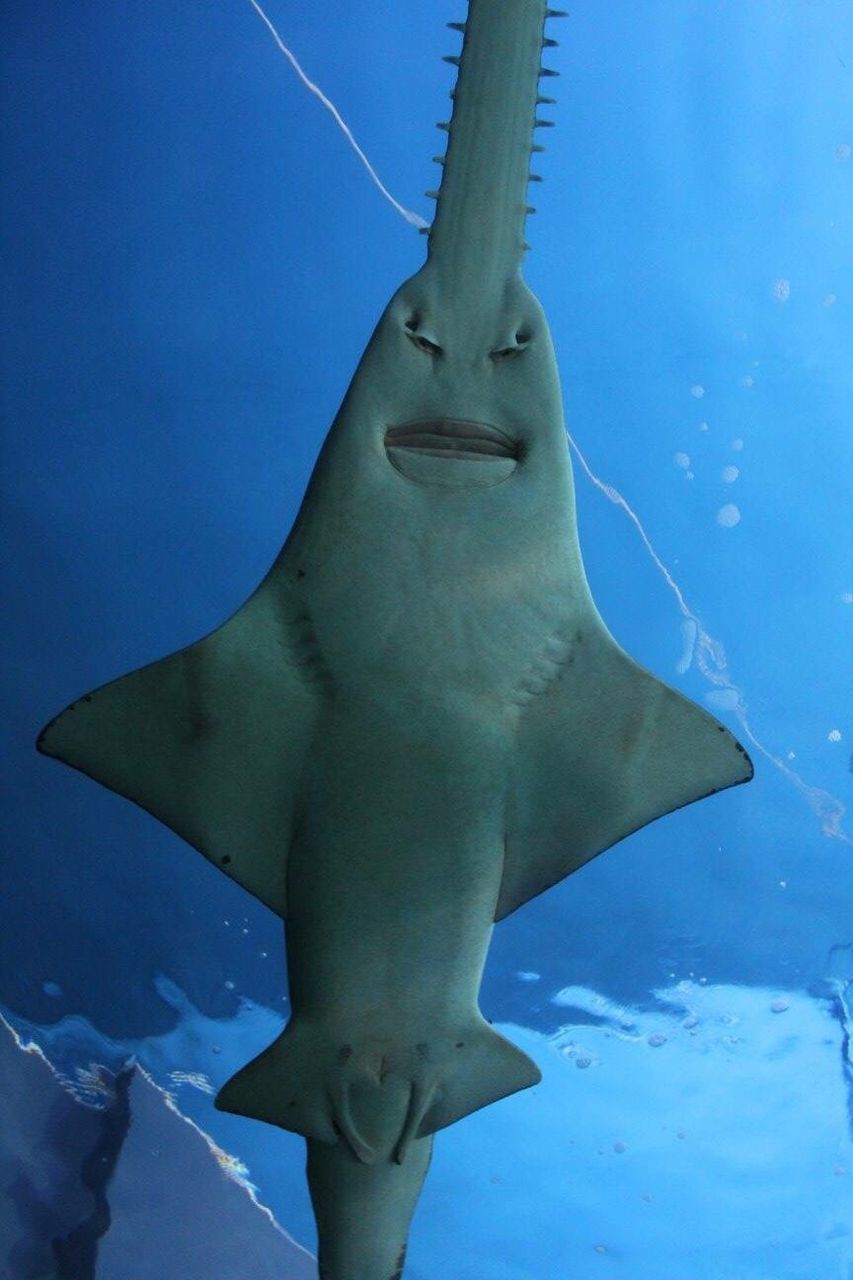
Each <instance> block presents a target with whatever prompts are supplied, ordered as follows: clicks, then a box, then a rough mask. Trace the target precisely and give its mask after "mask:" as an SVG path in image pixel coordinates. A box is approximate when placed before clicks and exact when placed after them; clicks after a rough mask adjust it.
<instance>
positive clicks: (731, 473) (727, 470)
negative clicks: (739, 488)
mask: <svg viewBox="0 0 853 1280" xmlns="http://www.w3.org/2000/svg"><path fill="white" fill-rule="evenodd" d="M739 475H740V467H731V466H729V467H723V469H722V471H721V472H720V479H721V480H722V482H723V484H734V482H735V480H737V478H738V476H739Z"/></svg>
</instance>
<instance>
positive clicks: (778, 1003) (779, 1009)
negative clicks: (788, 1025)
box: [770, 996, 791, 1013]
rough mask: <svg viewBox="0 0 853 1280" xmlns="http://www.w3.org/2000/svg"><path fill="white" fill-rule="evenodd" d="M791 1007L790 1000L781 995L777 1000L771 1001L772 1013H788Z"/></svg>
mask: <svg viewBox="0 0 853 1280" xmlns="http://www.w3.org/2000/svg"><path fill="white" fill-rule="evenodd" d="M790 1007H791V1006H790V1004H789V1002H788V1001H787V1000H783V999H782V997H781V996H779V997H778V998H777V999H776V1000H771V1001H770V1012H771V1013H787V1012H788V1010H789V1009H790Z"/></svg>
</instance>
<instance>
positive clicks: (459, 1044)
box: [456, 1040, 465, 1049]
mask: <svg viewBox="0 0 853 1280" xmlns="http://www.w3.org/2000/svg"><path fill="white" fill-rule="evenodd" d="M464 1045H465V1041H464V1040H457V1042H456V1048H457V1049H462V1048H463V1047H464Z"/></svg>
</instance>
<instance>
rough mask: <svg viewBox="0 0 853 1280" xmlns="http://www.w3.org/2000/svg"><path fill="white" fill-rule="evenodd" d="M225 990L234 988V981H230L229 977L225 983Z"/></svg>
mask: <svg viewBox="0 0 853 1280" xmlns="http://www.w3.org/2000/svg"><path fill="white" fill-rule="evenodd" d="M225 990H226V991H233V990H234V983H233V982H232V981H231V979H230V978H229V979H228V981H227V982H226V983H225Z"/></svg>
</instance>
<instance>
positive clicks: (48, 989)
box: [41, 982, 62, 1000]
mask: <svg viewBox="0 0 853 1280" xmlns="http://www.w3.org/2000/svg"><path fill="white" fill-rule="evenodd" d="M41 989H42V991H43V992H44V994H45V995H46V996H52V997H53V999H54V1000H58V999H59V997H60V996H61V995H62V987H61V986H60V985H59V983H58V982H43V983H42V984H41Z"/></svg>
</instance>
